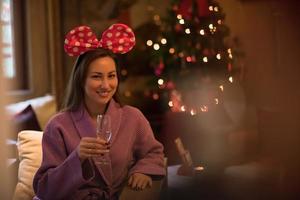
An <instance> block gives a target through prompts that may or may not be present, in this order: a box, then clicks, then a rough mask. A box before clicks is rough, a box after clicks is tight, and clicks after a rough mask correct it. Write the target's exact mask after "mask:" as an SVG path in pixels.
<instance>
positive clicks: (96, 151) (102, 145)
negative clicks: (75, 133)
mask: <svg viewBox="0 0 300 200" xmlns="http://www.w3.org/2000/svg"><path fill="white" fill-rule="evenodd" d="M76 151H77V153H78V156H79V158H80V161H81V162H83V161H84V160H85V159H87V158H90V157H92V156H99V155H103V154H104V153H108V152H109V145H108V143H106V142H105V140H103V139H100V138H94V137H83V138H81V140H80V143H79V145H78V146H77V149H76Z"/></svg>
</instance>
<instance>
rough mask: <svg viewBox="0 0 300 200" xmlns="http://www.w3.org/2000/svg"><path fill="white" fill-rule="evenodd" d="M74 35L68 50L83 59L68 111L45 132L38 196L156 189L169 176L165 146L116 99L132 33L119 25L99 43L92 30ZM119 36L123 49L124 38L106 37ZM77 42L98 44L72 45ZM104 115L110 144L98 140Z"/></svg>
mask: <svg viewBox="0 0 300 200" xmlns="http://www.w3.org/2000/svg"><path fill="white" fill-rule="evenodd" d="M86 29H88V30H86ZM121 29H122V30H123V32H122V30H121ZM74 30H75V31H73V30H72V31H71V32H70V33H69V35H67V39H66V42H65V43H67V45H68V46H66V45H65V50H66V52H67V53H68V54H69V55H70V54H71V55H74V54H75V55H77V54H78V55H79V57H78V59H77V62H76V63H75V65H74V68H73V72H72V74H71V78H70V82H69V86H68V93H67V97H66V101H65V106H64V109H63V111H62V112H60V113H58V114H57V115H56V116H54V117H53V118H52V119H51V120H50V122H49V123H48V125H47V127H46V129H45V131H44V135H43V140H42V148H43V161H42V164H41V167H40V168H39V170H38V171H37V173H36V175H35V177H34V181H33V187H34V191H35V193H36V195H37V197H38V198H40V199H43V200H46V199H52V200H53V199H118V196H119V194H120V192H121V190H122V187H123V186H124V184H128V185H129V186H131V187H132V188H133V189H137V190H143V189H145V188H146V187H151V184H152V178H153V177H162V176H164V175H165V170H164V164H163V147H162V145H161V144H160V143H159V142H158V141H157V140H155V138H154V136H153V132H152V130H151V127H150V125H149V123H148V121H147V120H146V118H145V117H144V116H143V114H142V113H141V112H140V111H139V110H138V109H136V108H134V107H131V106H122V105H121V104H120V103H119V101H118V98H117V89H118V67H117V61H116V57H115V55H114V53H118V52H120V53H126V52H128V51H130V49H131V48H132V46H133V45H134V39H132V35H133V33H132V32H131V29H129V28H128V27H127V26H126V25H123V24H115V25H113V26H112V27H110V28H109V29H108V32H107V31H106V32H104V34H103V35H102V38H101V40H100V42H98V41H97V42H98V44H97V43H96V42H95V41H96V40H95V38H94V36H93V35H91V34H90V29H89V27H84V28H82V27H78V28H76V29H74ZM120 31H121V32H120ZM108 33H111V34H108ZM119 33H120V34H121V35H122V34H123V33H124V34H123V36H124V37H123V39H124V41H125V43H122V44H124V45H123V46H120V40H121V39H122V38H121V39H120V38H118V39H115V40H113V41H115V42H117V43H118V45H115V44H114V42H111V43H110V42H107V38H106V39H105V36H106V35H107V36H109V39H110V40H109V41H112V40H111V39H113V38H114V37H115V36H120V34H119ZM74 35H75V36H76V37H74ZM86 36H87V37H86ZM133 36H134V35H133ZM85 37H86V38H85ZM128 37H130V38H129V40H127V42H126V39H128ZM76 38H77V39H78V38H79V39H82V38H84V39H87V41H92V42H95V44H96V45H95V46H94V47H93V45H92V44H91V45H87V43H83V41H82V40H77V41H80V43H77V42H74V41H72V40H76ZM121 41H123V40H121ZM104 44H110V45H111V46H108V47H107V46H106V47H105V45H104ZM114 45H115V46H114ZM76 47H77V49H76ZM87 47H88V48H87ZM80 48H81V49H80ZM107 49H110V50H107ZM112 52H114V53H112ZM99 114H106V115H110V117H111V123H112V138H111V140H110V142H109V143H107V142H106V141H104V140H103V139H100V138H97V137H96V117H97V115H99ZM99 156H105V158H106V159H107V160H108V164H106V165H103V164H99V163H97V162H96V161H97V159H98V158H99ZM126 181H128V182H127V183H126Z"/></svg>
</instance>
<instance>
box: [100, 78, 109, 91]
mask: <svg viewBox="0 0 300 200" xmlns="http://www.w3.org/2000/svg"><path fill="white" fill-rule="evenodd" d="M101 88H104V89H107V88H109V82H108V80H107V79H106V78H104V79H103V80H102V82H101Z"/></svg>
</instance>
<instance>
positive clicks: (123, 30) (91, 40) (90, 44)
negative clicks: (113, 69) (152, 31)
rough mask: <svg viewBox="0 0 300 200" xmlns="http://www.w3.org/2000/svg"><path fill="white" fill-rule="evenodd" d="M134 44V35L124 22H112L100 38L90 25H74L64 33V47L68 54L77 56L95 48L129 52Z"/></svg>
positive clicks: (122, 52) (114, 51)
mask: <svg viewBox="0 0 300 200" xmlns="http://www.w3.org/2000/svg"><path fill="white" fill-rule="evenodd" d="M134 45H135V36H134V33H133V31H132V30H131V28H129V27H128V26H127V25H125V24H113V25H111V26H110V27H109V28H108V29H107V30H105V31H104V32H103V33H102V37H101V38H100V40H98V39H97V37H96V35H95V34H94V33H93V32H92V29H91V28H90V27H88V26H79V27H75V28H74V29H72V30H71V31H70V32H69V33H68V34H67V35H66V38H65V44H64V49H65V52H66V53H67V54H68V55H69V56H79V55H81V54H83V53H85V52H87V51H89V50H94V49H97V48H104V49H109V50H111V51H112V52H113V53H120V54H124V53H127V52H129V51H130V50H131V49H132V48H133V46H134Z"/></svg>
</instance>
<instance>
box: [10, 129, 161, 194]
mask: <svg viewBox="0 0 300 200" xmlns="http://www.w3.org/2000/svg"><path fill="white" fill-rule="evenodd" d="M42 136H43V132H42V131H32V130H25V131H21V132H20V133H19V134H18V153H19V159H18V160H17V161H16V162H15V165H17V167H16V166H15V167H14V168H18V181H17V184H16V188H15V192H14V195H13V199H14V200H27V199H28V200H29V199H30V200H31V199H32V198H33V196H34V192H33V188H32V181H33V177H34V174H35V172H36V171H37V169H38V168H39V166H40V163H41V160H42V148H41V140H42ZM165 180H166V178H164V179H162V180H154V181H153V186H152V187H151V188H148V189H145V190H143V191H134V190H132V189H130V188H129V187H125V188H124V189H123V191H122V193H121V196H120V200H134V199H136V200H138V199H143V200H147V199H149V200H150V199H151V200H155V199H160V198H161V194H162V189H163V187H164V184H165Z"/></svg>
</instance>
